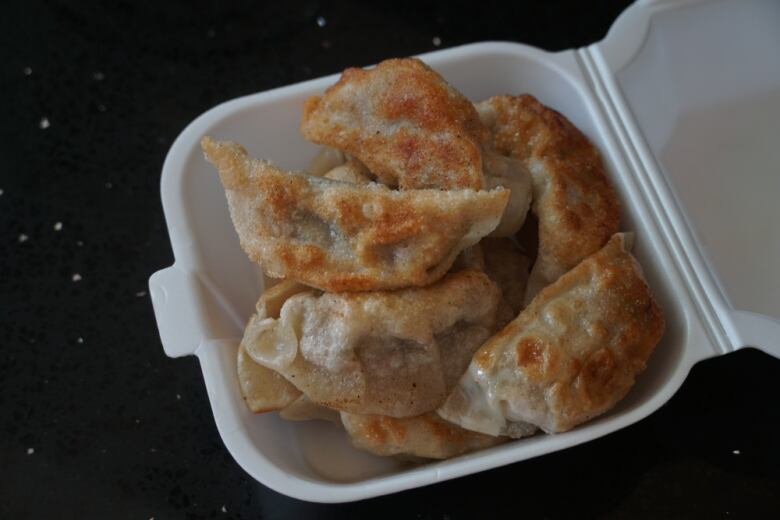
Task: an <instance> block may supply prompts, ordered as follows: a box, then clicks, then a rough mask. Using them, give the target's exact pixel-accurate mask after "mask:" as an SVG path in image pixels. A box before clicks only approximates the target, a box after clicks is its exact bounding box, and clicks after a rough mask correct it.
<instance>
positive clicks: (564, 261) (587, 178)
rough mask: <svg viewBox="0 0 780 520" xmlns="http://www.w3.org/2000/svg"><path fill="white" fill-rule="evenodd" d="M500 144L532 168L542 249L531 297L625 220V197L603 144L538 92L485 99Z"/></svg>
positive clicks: (482, 109) (482, 108) (483, 113)
mask: <svg viewBox="0 0 780 520" xmlns="http://www.w3.org/2000/svg"><path fill="white" fill-rule="evenodd" d="M477 108H478V110H479V113H480V117H481V119H482V121H483V123H484V124H485V125H486V126H487V127H488V128H489V130H490V132H491V135H492V137H493V142H494V146H495V148H496V150H497V151H498V152H499V153H501V154H504V155H509V156H511V157H513V158H515V159H517V160H519V161H520V162H521V163H523V165H524V166H525V168H527V169H528V170H529V171H530V172H531V176H532V180H533V204H532V206H531V210H532V211H533V212H534V214H535V215H536V216H537V218H538V220H539V253H538V257H537V259H536V262H535V263H534V266H533V269H532V272H531V277H530V280H529V282H528V288H527V290H526V298H525V300H526V303H527V302H528V301H530V300H531V298H533V296H534V295H535V294H536V293H538V292H539V290H540V289H541V288H542V287H545V286H546V285H549V284H550V283H552V282H554V281H555V280H557V279H558V277H559V276H561V275H562V274H563V273H565V272H566V271H568V270H569V269H571V268H572V267H574V266H575V265H577V264H578V263H579V262H580V260H582V259H583V258H585V257H586V256H587V255H589V254H591V253H593V252H595V251H597V250H598V249H599V248H600V247H601V246H602V245H604V244H605V243H606V242H607V240H609V237H611V236H612V235H613V234H614V233H616V232H617V230H618V228H619V227H620V205H619V203H618V199H617V196H616V194H615V191H614V189H613V188H612V186H611V185H610V183H609V181H608V180H607V177H606V175H605V173H604V165H603V164H602V161H601V156H600V155H599V153H598V150H597V149H596V148H595V147H594V146H593V145H592V144H591V143H590V141H588V139H587V138H586V137H585V136H584V135H583V134H582V132H580V131H579V130H578V129H577V128H576V127H575V126H574V125H573V124H571V123H570V122H569V121H568V120H567V119H566V118H565V117H564V116H562V115H561V114H559V113H558V112H556V111H555V110H552V109H550V108H548V107H546V106H544V105H542V104H541V103H539V101H537V100H536V99H535V98H534V97H533V96H530V95H527V94H526V95H522V96H495V97H492V98H490V99H488V100H487V101H483V102H481V103H478V104H477Z"/></svg>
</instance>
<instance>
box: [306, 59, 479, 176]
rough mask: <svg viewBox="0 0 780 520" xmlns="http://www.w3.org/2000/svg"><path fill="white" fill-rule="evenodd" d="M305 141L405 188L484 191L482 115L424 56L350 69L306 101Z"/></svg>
mask: <svg viewBox="0 0 780 520" xmlns="http://www.w3.org/2000/svg"><path fill="white" fill-rule="evenodd" d="M301 132H302V133H303V136H304V137H305V138H306V139H308V140H310V141H312V142H315V143H319V144H324V145H328V146H331V147H334V148H338V149H341V150H343V151H345V152H347V153H349V154H350V155H352V156H354V157H357V158H358V159H359V160H360V161H361V162H362V163H363V164H365V165H366V166H367V167H368V169H369V170H370V171H371V173H372V174H373V175H375V176H376V177H377V178H378V180H379V181H380V182H382V183H384V184H387V185H389V186H397V187H399V188H401V189H419V188H441V189H465V188H470V189H473V190H479V189H482V188H483V176H482V155H481V146H482V143H483V141H484V140H485V139H486V136H487V133H486V131H485V129H484V127H483V126H482V124H481V123H480V121H479V117H478V116H477V112H476V110H475V109H474V107H473V106H472V104H471V103H470V102H469V100H468V99H466V98H465V97H463V95H462V94H460V92H458V91H457V90H455V89H454V88H452V87H451V86H450V85H449V84H448V83H447V82H446V81H444V79H443V78H442V77H441V76H439V74H437V73H436V72H434V71H433V70H432V69H431V68H430V67H428V66H427V65H425V64H424V63H423V62H421V61H420V60H418V59H415V58H406V59H391V60H387V61H383V62H382V63H380V64H378V65H377V66H376V67H374V68H372V69H368V70H364V69H357V68H351V69H347V70H345V71H344V73H343V74H342V75H341V79H339V81H338V82H337V83H336V84H335V85H333V86H331V87H330V88H328V89H327V90H326V91H325V93H324V94H323V95H322V96H318V97H312V98H309V99H307V100H306V102H305V104H304V108H303V119H302V121H301Z"/></svg>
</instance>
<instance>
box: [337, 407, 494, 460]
mask: <svg viewBox="0 0 780 520" xmlns="http://www.w3.org/2000/svg"><path fill="white" fill-rule="evenodd" d="M341 421H342V423H343V424H344V429H346V431H347V434H348V435H349V436H350V438H351V440H352V444H354V445H355V447H357V448H360V449H362V450H365V451H368V452H371V453H373V454H375V455H385V456H387V455H405V456H413V457H423V458H427V459H447V458H449V457H455V456H457V455H462V454H464V453H468V452H471V451H476V450H481V449H484V448H489V447H491V446H496V445H498V444H501V443H503V442H506V440H507V438H506V437H493V436H491V435H484V434H482V433H477V432H473V431H469V430H466V429H464V428H461V427H460V426H458V425H455V424H452V423H450V422H447V421H445V420H444V419H442V418H441V417H439V416H438V415H436V413H435V412H429V413H426V414H423V415H418V416H416V417H406V418H403V419H397V418H395V417H387V416H385V415H358V414H352V413H346V412H341Z"/></svg>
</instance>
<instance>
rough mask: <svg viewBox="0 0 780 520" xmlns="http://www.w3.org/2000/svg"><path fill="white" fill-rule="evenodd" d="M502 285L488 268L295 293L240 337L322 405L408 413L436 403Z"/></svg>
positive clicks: (480, 337)
mask: <svg viewBox="0 0 780 520" xmlns="http://www.w3.org/2000/svg"><path fill="white" fill-rule="evenodd" d="M499 297H500V291H499V289H498V288H497V287H496V286H495V284H494V283H493V282H491V281H490V279H489V278H488V277H487V275H485V274H484V273H482V272H479V271H473V270H464V271H459V272H456V273H451V274H448V275H447V276H445V277H444V278H443V279H442V280H440V281H439V282H437V283H435V284H433V285H430V286H428V287H424V288H410V289H401V290H397V291H372V292H353V293H321V292H319V291H316V290H311V291H306V292H302V293H299V294H296V295H294V296H292V297H291V298H289V299H288V300H287V301H286V302H285V303H284V305H283V306H282V308H281V312H280V313H279V317H278V318H270V317H267V315H266V314H264V313H263V312H258V314H257V315H255V316H253V317H252V319H251V320H250V322H249V324H248V325H247V328H246V331H245V332H244V338H243V340H242V342H241V344H242V346H243V348H244V349H245V350H246V352H247V353H248V354H249V355H250V356H251V357H252V359H254V360H255V361H256V362H258V363H260V364H262V365H264V366H266V367H268V368H270V369H272V370H274V371H276V372H278V373H279V374H281V375H283V376H284V377H285V378H286V379H287V380H288V381H290V382H291V383H293V384H294V385H295V386H296V387H297V388H298V389H299V390H300V391H302V392H303V393H305V394H306V396H307V397H308V398H309V399H310V400H312V401H314V402H316V403H319V404H323V405H325V406H328V407H330V408H335V409H338V410H342V411H348V412H353V413H360V414H379V415H390V416H393V417H409V416H414V415H420V414H422V413H425V412H428V411H431V410H434V409H436V408H437V407H438V406H439V405H441V404H442V403H443V402H444V399H445V398H446V397H447V394H449V391H450V390H451V389H452V388H453V387H454V386H455V384H456V383H457V381H458V378H459V377H460V376H461V374H462V373H463V372H464V371H465V369H466V367H467V366H468V364H469V362H470V360H471V356H472V354H473V353H474V351H476V349H477V348H479V346H480V345H481V344H482V343H484V341H485V340H486V339H487V338H488V337H489V336H490V335H491V334H492V332H493V328H494V325H495V319H496V309H497V306H498V300H499Z"/></svg>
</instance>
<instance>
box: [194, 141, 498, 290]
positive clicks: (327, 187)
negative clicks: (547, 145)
mask: <svg viewBox="0 0 780 520" xmlns="http://www.w3.org/2000/svg"><path fill="white" fill-rule="evenodd" d="M201 145H202V146H203V149H204V151H205V154H206V158H207V159H208V160H209V161H210V162H211V163H212V164H214V165H215V166H216V167H217V168H218V170H219V173H220V178H221V180H222V184H223V186H224V187H225V191H226V194H227V200H228V205H229V207H230V215H231V217H232V219H233V224H234V226H235V228H236V231H237V232H238V236H239V239H240V241H241V246H242V247H243V249H244V251H245V252H246V253H247V254H248V255H249V257H250V258H251V259H252V260H254V261H256V262H259V263H260V265H261V267H262V268H263V270H264V271H265V273H266V274H267V275H268V276H271V277H273V278H289V279H293V280H296V281H299V282H302V283H304V284H306V285H309V286H312V287H317V288H319V289H323V290H327V291H366V290H377V289H393V288H401V287H408V286H424V285H428V284H430V283H433V282H435V281H436V280H438V279H439V278H441V277H442V276H443V275H444V274H445V273H446V272H447V270H448V269H449V268H450V266H451V265H452V263H453V261H454V260H455V257H456V256H457V255H458V253H460V252H461V251H462V250H463V249H465V248H467V247H469V246H471V245H473V244H476V243H477V242H478V241H479V239H480V238H482V237H483V236H485V235H487V234H488V233H490V232H491V231H492V230H493V229H495V227H496V226H497V225H498V223H499V221H500V219H501V214H502V213H503V211H504V207H505V206H506V203H507V199H508V196H509V192H508V190H506V189H502V188H497V189H494V190H491V191H473V190H449V191H441V190H409V191H394V190H391V189H388V188H387V187H385V186H382V185H379V184H376V183H370V184H367V185H357V184H352V183H345V182H339V181H334V180H330V179H324V178H321V177H314V176H311V175H307V174H304V173H295V172H285V171H282V170H279V169H278V168H276V167H274V166H273V165H272V164H270V163H268V162H266V161H260V160H256V159H252V158H250V157H249V156H247V153H246V150H244V149H243V148H242V147H241V146H240V145H237V144H235V143H230V142H215V141H212V140H211V139H210V138H208V137H204V138H203V140H202V141H201Z"/></svg>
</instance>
